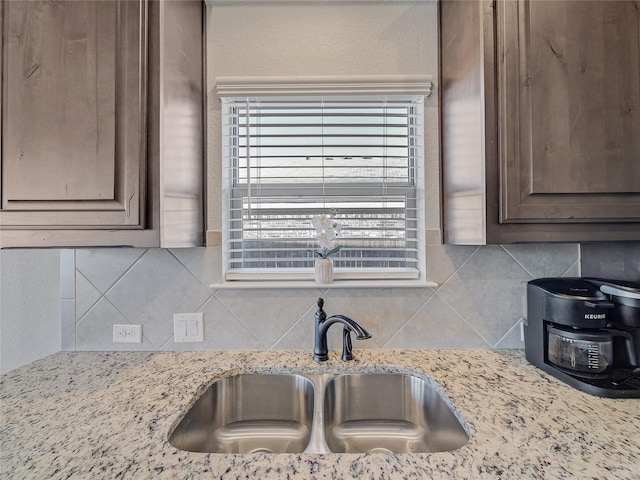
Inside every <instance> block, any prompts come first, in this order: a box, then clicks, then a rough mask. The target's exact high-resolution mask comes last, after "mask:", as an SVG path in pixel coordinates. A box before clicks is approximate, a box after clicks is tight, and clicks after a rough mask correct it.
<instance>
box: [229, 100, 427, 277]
mask: <svg viewBox="0 0 640 480" xmlns="http://www.w3.org/2000/svg"><path fill="white" fill-rule="evenodd" d="M422 100H423V96H421V95H411V96H407V95H354V94H353V93H349V94H347V95H330V96H315V95H314V96H308V95H305V96H299V95H297V96H282V95H277V96H254V97H244V98H243V97H240V96H223V97H222V129H223V132H222V138H223V162H224V178H223V192H224V215H223V222H224V225H223V257H224V264H225V279H226V280H256V279H306V278H309V279H311V278H313V264H314V261H315V258H316V257H315V256H314V253H313V251H314V250H317V249H318V241H317V239H316V237H315V235H316V232H315V230H314V227H313V225H312V218H313V217H317V216H322V215H330V216H331V217H332V218H333V219H335V221H336V222H337V223H338V224H339V225H340V230H339V236H338V238H337V239H336V244H337V245H340V246H341V247H342V248H341V249H340V251H339V252H338V253H337V254H335V255H334V256H332V259H333V263H334V271H335V278H336V279H338V280H339V279H378V278H385V279H390V278H391V279H417V278H420V276H421V270H422V268H421V265H422V263H423V261H424V259H423V256H424V249H423V248H422V247H421V245H422V244H423V239H422V232H423V230H424V227H423V226H422V225H423V220H422V215H423V212H422V210H423V208H422V207H421V202H423V200H421V198H422V194H421V192H422V184H423V180H422V175H423V174H422V165H423V145H422V142H423V131H424V126H423V122H422V118H423V101H422ZM421 226H422V227H421Z"/></svg>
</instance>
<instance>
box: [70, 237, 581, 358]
mask: <svg viewBox="0 0 640 480" xmlns="http://www.w3.org/2000/svg"><path fill="white" fill-rule="evenodd" d="M74 253H75V255H70V256H67V257H69V258H71V260H70V261H72V262H74V263H75V280H74V283H75V319H71V320H70V321H71V324H72V325H73V324H75V331H74V329H73V328H66V329H65V330H64V332H65V333H64V334H65V335H67V336H71V335H73V336H75V338H68V339H66V341H65V342H64V343H63V344H64V345H70V346H72V345H75V349H77V350H114V349H117V350H159V349H162V350H185V349H188V350H203V349H265V348H269V349H311V348H312V347H313V315H314V313H315V309H316V305H315V303H316V300H317V298H318V297H319V296H324V298H325V300H326V310H327V312H328V313H329V314H335V313H342V314H345V315H349V316H353V317H354V318H356V319H357V320H358V321H360V322H361V323H363V325H365V326H366V328H367V329H369V330H370V331H371V332H372V334H373V338H372V339H370V340H363V341H358V342H356V341H355V340H354V347H355V348H522V346H523V343H522V340H521V339H520V321H521V319H522V317H523V315H524V310H525V305H526V301H525V300H526V298H525V293H526V282H527V281H528V280H530V279H532V278H538V277H542V276H575V275H579V256H580V255H579V246H578V245H574V244H544V245H509V246H483V247H477V246H470V247H465V246H447V245H442V246H429V247H428V248H427V258H428V266H427V268H428V277H429V279H431V280H434V281H435V282H437V283H438V284H439V286H438V288H371V289H363V288H359V289H324V288H313V287H312V288H305V289H259V288H256V289H234V290H231V289H223V290H215V291H212V290H210V289H209V287H208V285H209V284H211V283H214V282H218V281H220V271H221V259H220V255H219V252H218V251H217V249H215V248H189V249H170V250H168V249H131V248H105V249H87V250H85V249H83V250H76V251H75V252H74ZM67 257H65V258H67ZM72 280H73V279H72ZM189 312H203V313H204V319H205V320H204V321H205V341H204V342H203V343H174V342H173V314H174V313H189ZM114 323H132V324H141V325H142V326H143V337H144V338H143V343H141V344H126V343H125V344H120V343H118V344H114V343H112V326H113V324H114ZM332 330H333V331H331V332H330V333H331V338H330V339H329V346H330V348H332V349H337V348H339V345H340V333H341V332H340V331H339V330H340V329H337V328H335V329H332ZM63 340H64V339H63Z"/></svg>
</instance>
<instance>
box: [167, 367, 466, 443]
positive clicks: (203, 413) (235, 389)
mask: <svg viewBox="0 0 640 480" xmlns="http://www.w3.org/2000/svg"><path fill="white" fill-rule="evenodd" d="M468 441H469V435H468V433H467V430H466V429H465V428H464V426H463V425H462V423H461V421H460V420H459V419H458V417H456V415H455V414H454V412H453V410H452V409H451V408H450V406H449V404H448V403H447V402H446V400H445V398H444V396H443V395H442V394H441V393H440V390H439V388H438V387H437V386H435V385H434V384H432V383H430V382H429V381H427V380H424V379H422V378H419V377H415V376H412V375H407V374H399V373H398V374H396V373H381V374H377V373H360V374H349V375H342V374H341V375H332V374H304V375H298V374H287V375H283V374H259V373H256V374H242V375H235V376H232V377H227V378H223V379H221V380H218V381H217V382H215V383H213V384H212V385H210V386H209V387H208V388H207V389H206V390H205V391H204V393H203V394H202V395H201V396H200V397H199V398H198V399H197V400H196V401H195V403H194V404H193V406H192V407H191V408H190V409H189V411H188V412H187V413H186V414H185V416H184V417H183V418H182V419H181V420H180V421H179V422H178V423H177V425H176V427H175V429H174V430H173V431H172V432H170V434H169V443H170V444H171V445H173V446H174V447H176V448H179V449H181V450H187V451H191V452H206V453H366V452H369V453H426V452H441V451H448V450H454V449H456V448H459V447H461V446H462V445H464V444H466V443H467V442H468Z"/></svg>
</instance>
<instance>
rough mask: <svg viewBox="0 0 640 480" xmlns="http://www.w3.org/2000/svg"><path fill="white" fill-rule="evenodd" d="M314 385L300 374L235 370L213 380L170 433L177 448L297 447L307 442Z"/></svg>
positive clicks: (229, 450)
mask: <svg viewBox="0 0 640 480" xmlns="http://www.w3.org/2000/svg"><path fill="white" fill-rule="evenodd" d="M313 407H314V389H313V383H312V382H311V380H309V379H308V378H305V377H303V376H300V375H236V376H233V377H228V378H224V379H222V380H219V381H217V382H215V383H214V384H212V385H211V386H210V387H209V388H208V389H207V390H206V391H205V392H204V394H202V396H201V397H200V398H199V399H198V400H197V401H196V403H195V404H194V405H193V407H191V409H190V410H189V411H188V412H187V414H186V415H185V416H184V418H183V419H182V420H181V421H180V423H179V424H178V425H177V426H176V428H175V430H174V431H173V432H172V433H171V435H170V436H169V443H170V444H171V445H173V446H174V447H176V448H179V449H181V450H187V451H190V452H212V453H255V452H268V453H299V452H302V451H303V450H304V449H305V447H306V446H307V445H308V444H309V440H310V436H311V424H312V419H313Z"/></svg>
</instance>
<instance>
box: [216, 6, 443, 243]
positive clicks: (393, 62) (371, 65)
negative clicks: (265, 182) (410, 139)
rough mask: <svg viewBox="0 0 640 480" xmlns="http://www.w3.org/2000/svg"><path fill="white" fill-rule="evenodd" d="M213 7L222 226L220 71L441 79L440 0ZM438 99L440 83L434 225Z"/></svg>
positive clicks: (431, 153) (432, 161)
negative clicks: (401, 76)
mask: <svg viewBox="0 0 640 480" xmlns="http://www.w3.org/2000/svg"><path fill="white" fill-rule="evenodd" d="M207 7H208V8H207V85H208V88H207V91H208V112H209V115H208V118H207V122H208V131H207V139H208V147H207V158H208V161H207V169H208V178H207V180H208V182H207V187H208V201H207V211H208V215H207V217H208V218H207V229H208V230H209V231H215V232H219V231H220V230H221V226H222V220H221V212H222V208H221V199H222V194H221V181H220V179H221V178H222V173H221V147H220V145H221V133H220V132H221V127H220V115H221V111H220V101H219V99H218V98H217V96H216V93H215V79H216V77H219V76H241V77H242V76H249V77H250V76H315V75H407V74H426V75H429V74H431V75H433V76H434V79H437V74H438V35H437V2H436V1H434V0H417V1H416V0H402V1H398V0H388V1H379V0H378V1H376V0H373V1H357V0H355V1H354V0H341V1H332V0H328V1H295V2H294V1H286V0H285V1H271V0H263V1H260V2H248V1H237V0H236V1H216V0H212V1H210V2H209V3H208V4H207ZM437 99H438V90H437V85H435V88H434V90H433V93H432V95H431V97H429V98H427V99H426V100H425V118H424V122H425V157H426V161H425V163H426V165H425V167H426V169H425V171H426V172H427V180H426V183H427V185H426V187H427V188H426V207H427V210H426V226H427V229H438V228H439V225H440V220H439V200H438V199H439V198H440V190H439V188H440V180H439V156H438V155H439V154H438V138H439V135H438V100H437ZM210 238H211V236H210ZM210 244H211V243H210Z"/></svg>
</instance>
